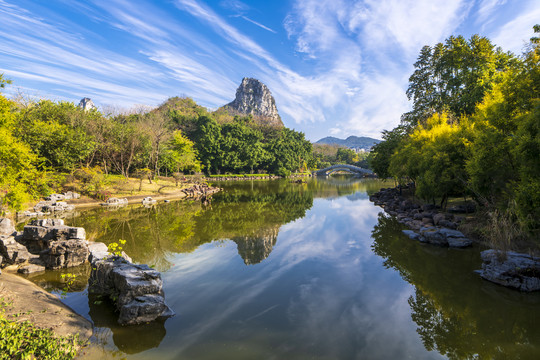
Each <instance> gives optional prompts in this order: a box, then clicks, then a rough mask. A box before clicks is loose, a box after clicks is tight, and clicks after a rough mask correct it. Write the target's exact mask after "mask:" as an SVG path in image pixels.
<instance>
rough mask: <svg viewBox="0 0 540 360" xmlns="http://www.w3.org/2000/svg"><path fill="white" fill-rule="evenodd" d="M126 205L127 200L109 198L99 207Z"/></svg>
mask: <svg viewBox="0 0 540 360" xmlns="http://www.w3.org/2000/svg"><path fill="white" fill-rule="evenodd" d="M127 204H128V199H127V198H116V197H110V198H108V199H107V200H105V202H103V203H101V204H100V205H101V206H124V205H127Z"/></svg>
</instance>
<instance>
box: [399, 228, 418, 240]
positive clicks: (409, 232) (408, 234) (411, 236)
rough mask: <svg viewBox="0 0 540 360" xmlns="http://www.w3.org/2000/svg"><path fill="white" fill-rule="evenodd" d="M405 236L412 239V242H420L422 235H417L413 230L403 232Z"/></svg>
mask: <svg viewBox="0 0 540 360" xmlns="http://www.w3.org/2000/svg"><path fill="white" fill-rule="evenodd" d="M401 231H402V232H403V233H404V234H405V235H407V236H408V237H409V238H411V239H412V240H418V241H420V240H421V239H420V234H418V233H415V232H414V231H412V230H401Z"/></svg>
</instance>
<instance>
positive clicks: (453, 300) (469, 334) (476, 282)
mask: <svg viewBox="0 0 540 360" xmlns="http://www.w3.org/2000/svg"><path fill="white" fill-rule="evenodd" d="M401 228H402V225H400V224H399V223H397V221H395V220H394V219H392V218H386V217H384V216H383V215H380V217H379V223H378V224H377V225H376V226H375V228H374V230H373V232H372V237H373V239H374V243H373V245H372V248H373V251H374V252H375V253H376V254H377V255H379V256H381V257H383V258H384V259H385V262H384V265H385V266H386V267H388V268H394V269H395V270H397V271H398V272H399V273H400V275H401V276H402V277H403V278H404V279H405V280H406V281H408V282H409V283H411V284H412V285H414V286H415V288H416V289H415V295H414V296H411V297H410V298H409V305H410V307H411V317H412V319H413V320H414V321H415V322H416V324H417V325H418V329H417V332H418V334H419V335H420V337H421V339H422V342H423V343H424V346H425V348H426V349H427V350H429V351H432V350H436V351H438V352H439V353H441V354H442V355H445V356H447V357H448V358H450V359H473V358H474V359H476V358H480V359H499V358H501V359H503V358H504V359H506V358H512V359H532V358H534V354H538V352H539V351H540V327H539V326H538V324H537V322H538V319H539V316H540V314H539V310H538V309H539V305H540V294H522V293H519V292H516V291H514V290H510V289H506V288H502V287H499V286H498V285H494V284H491V283H488V282H485V281H483V280H481V279H480V278H479V277H478V276H477V275H476V274H474V273H473V270H474V269H478V268H480V256H479V254H478V251H477V250H475V249H469V250H456V249H447V248H439V247H433V246H429V245H424V244H420V243H418V242H414V241H411V240H410V239H408V238H407V237H406V236H405V235H403V234H401V232H400V229H401ZM494 324H496V325H494Z"/></svg>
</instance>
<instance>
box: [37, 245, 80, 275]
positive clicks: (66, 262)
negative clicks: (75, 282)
mask: <svg viewBox="0 0 540 360" xmlns="http://www.w3.org/2000/svg"><path fill="white" fill-rule="evenodd" d="M88 255H89V251H88V245H87V243H86V241H80V240H58V241H54V242H52V243H51V244H50V246H49V248H48V249H45V250H43V251H41V253H40V258H41V260H42V261H43V262H44V263H45V267H46V268H47V269H62V268H68V267H73V266H78V265H81V264H84V263H85V262H86V260H87V259H88Z"/></svg>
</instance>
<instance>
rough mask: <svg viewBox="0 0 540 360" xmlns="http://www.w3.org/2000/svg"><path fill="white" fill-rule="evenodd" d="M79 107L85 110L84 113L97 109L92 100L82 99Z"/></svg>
mask: <svg viewBox="0 0 540 360" xmlns="http://www.w3.org/2000/svg"><path fill="white" fill-rule="evenodd" d="M79 107H80V108H81V109H83V110H84V111H90V110H93V109H97V107H96V105H94V102H93V101H92V99H90V98H87V97H85V98H82V99H81V101H80V102H79Z"/></svg>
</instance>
